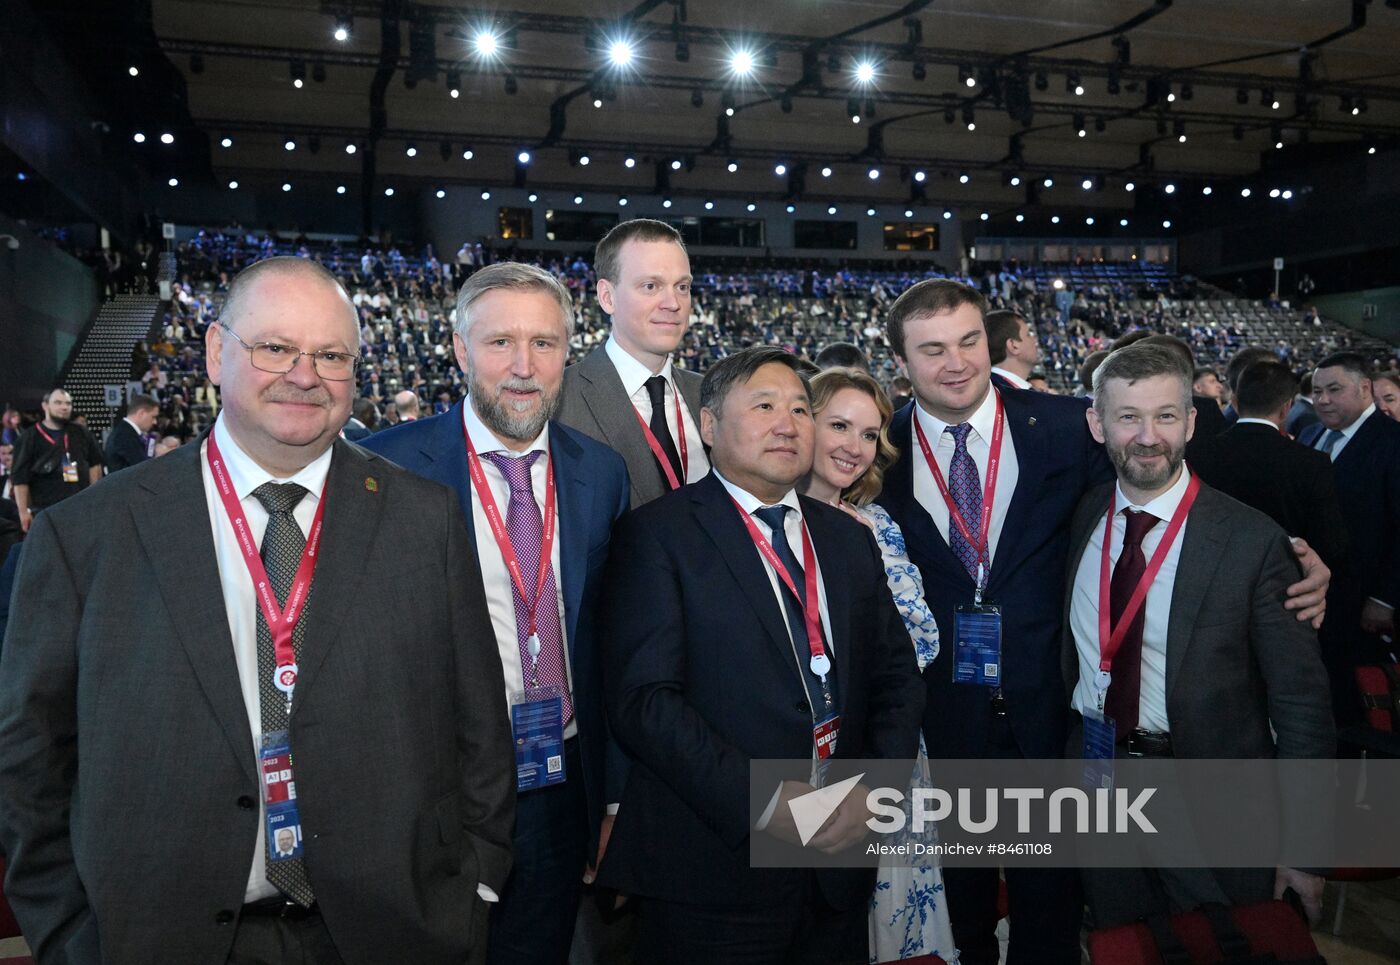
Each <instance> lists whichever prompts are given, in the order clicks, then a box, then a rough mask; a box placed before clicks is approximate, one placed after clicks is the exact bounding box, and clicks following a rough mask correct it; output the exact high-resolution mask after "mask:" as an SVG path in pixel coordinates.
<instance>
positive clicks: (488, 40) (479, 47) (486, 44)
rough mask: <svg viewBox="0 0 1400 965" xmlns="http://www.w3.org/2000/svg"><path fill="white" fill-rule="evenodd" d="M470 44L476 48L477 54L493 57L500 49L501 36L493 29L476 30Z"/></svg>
mask: <svg viewBox="0 0 1400 965" xmlns="http://www.w3.org/2000/svg"><path fill="white" fill-rule="evenodd" d="M472 46H474V47H475V48H476V53H477V56H479V57H494V56H496V54H497V53H498V52H499V51H500V49H501V38H499V37H497V36H496V34H495V33H494V32H493V31H490V30H478V31H477V32H476V36H475V37H473V38H472Z"/></svg>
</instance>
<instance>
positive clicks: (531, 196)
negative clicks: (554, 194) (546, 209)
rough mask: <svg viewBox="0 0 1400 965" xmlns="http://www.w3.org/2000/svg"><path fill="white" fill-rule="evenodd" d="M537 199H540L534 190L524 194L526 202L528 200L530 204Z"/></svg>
mask: <svg viewBox="0 0 1400 965" xmlns="http://www.w3.org/2000/svg"><path fill="white" fill-rule="evenodd" d="M539 199H540V196H539V195H538V194H536V193H535V192H533V191H531V192H530V193H529V194H528V195H526V197H525V200H526V201H528V202H530V203H531V204H534V203H535V202H536V201H538V200H539Z"/></svg>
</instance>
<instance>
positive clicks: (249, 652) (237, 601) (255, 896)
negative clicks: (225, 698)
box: [199, 417, 331, 902]
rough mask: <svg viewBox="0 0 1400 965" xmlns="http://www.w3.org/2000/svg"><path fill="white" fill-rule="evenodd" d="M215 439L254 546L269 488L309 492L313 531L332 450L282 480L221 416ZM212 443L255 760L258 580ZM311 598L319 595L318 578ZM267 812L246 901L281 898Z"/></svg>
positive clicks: (305, 512) (213, 515) (215, 512)
mask: <svg viewBox="0 0 1400 965" xmlns="http://www.w3.org/2000/svg"><path fill="white" fill-rule="evenodd" d="M214 439H215V440H216V441H217V442H218V444H219V453H220V454H221V455H222V456H223V458H224V464H225V465H226V466H227V467H228V477H229V483H230V484H231V485H232V486H233V491H234V494H235V495H236V496H237V497H238V502H239V505H241V506H242V507H243V516H244V518H246V519H247V521H248V530H249V532H250V534H251V535H252V537H253V541H254V542H255V543H257V544H258V546H259V547H261V546H262V538H263V533H264V532H265V531H266V530H267V519H268V513H267V510H266V509H263V505H262V503H260V502H258V499H257V497H255V496H254V495H253V490H255V489H257V488H258V487H259V486H261V485H263V484H264V483H269V482H275V483H289V482H292V483H297V484H298V485H300V486H303V487H304V488H305V489H306V495H305V496H303V497H302V499H301V501H300V502H299V503H297V504H296V507H295V508H294V509H293V510H292V517H293V518H294V519H295V520H296V521H297V525H298V526H300V527H301V531H302V533H307V532H310V530H311V520H312V519H313V518H314V517H315V516H316V507H317V505H318V504H319V503H320V501H321V491H322V490H323V489H324V488H325V485H326V474H327V473H328V472H329V470H330V466H331V450H330V449H327V450H326V451H325V452H323V453H321V455H319V456H317V457H316V459H314V460H313V461H312V462H311V463H310V464H309V465H307V466H306V467H305V468H304V469H302V470H301V471H300V472H298V473H297V474H296V475H294V476H291V477H289V478H287V479H281V478H278V477H276V476H274V475H272V474H271V473H270V472H268V471H267V470H266V469H263V468H262V467H260V466H259V465H258V464H257V463H256V462H254V461H253V459H252V457H251V456H249V455H248V454H247V453H246V452H244V451H243V449H242V448H240V447H239V445H238V443H237V442H235V441H234V439H233V436H231V435H230V434H229V432H228V429H227V428H226V427H225V425H224V420H223V418H222V417H220V418H219V419H218V420H217V421H216V422H215V423H214ZM208 448H209V444H208V442H205V443H203V444H201V446H200V449H201V458H200V463H199V465H200V472H201V473H202V474H203V476H204V498H205V502H206V503H207V504H208V506H209V525H210V527H211V528H212V529H213V531H214V557H215V560H216V562H217V563H218V566H219V586H220V588H221V590H222V591H223V597H224V610H225V611H226V612H227V614H228V632H229V636H230V637H232V639H233V659H234V663H235V664H236V665H237V667H238V685H239V689H240V690H242V692H243V705H244V707H246V708H247V710H248V726H249V728H250V729H251V730H252V732H253V747H252V753H253V757H254V759H255V760H256V759H257V758H258V756H259V755H260V754H261V752H262V704H261V702H260V700H259V697H258V689H259V688H258V601H257V597H256V596H255V595H254V592H253V578H252V576H250V575H249V573H248V564H247V563H246V562H244V559H243V551H242V549H241V548H240V547H239V545H238V538H237V537H236V536H234V533H233V521H232V520H230V519H229V516H228V512H227V511H226V510H225V509H224V502H223V499H222V498H221V497H220V495H219V488H218V486H217V485H216V484H215V482H214V475H213V473H212V472H210V471H209V460H208V458H207V457H205V455H204V453H206V452H207V451H208ZM312 593H313V594H314V593H315V582H314V578H313V582H312ZM266 814H267V811H266V808H265V807H264V805H263V803H262V801H261V799H259V801H258V833H257V835H256V836H255V838H254V840H253V867H252V869H251V870H250V871H249V873H248V885H247V887H246V888H245V889H244V892H243V900H244V901H245V902H250V901H258V900H260V899H263V898H271V897H273V896H275V895H277V894H279V892H278V890H277V888H276V887H275V886H274V885H272V884H269V883H268V880H267V856H266V855H265V854H264V852H263V833H264V825H265V823H266Z"/></svg>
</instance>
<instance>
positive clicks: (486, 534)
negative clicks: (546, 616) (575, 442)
mask: <svg viewBox="0 0 1400 965" xmlns="http://www.w3.org/2000/svg"><path fill="white" fill-rule="evenodd" d="M462 421H463V422H464V423H465V424H466V427H467V435H468V436H470V437H471V440H472V446H473V448H475V449H476V452H477V455H478V456H485V454H486V453H488V452H503V453H505V454H506V455H508V456H523V455H525V454H526V453H527V452H542V453H544V455H543V456H540V457H539V458H537V459H536V460H535V463H534V465H532V466H531V467H530V488H531V489H532V490H534V493H535V505H536V506H538V507H539V509H540V518H541V519H543V518H544V489H545V476H546V473H547V471H548V468H549V426H548V425H546V426H545V427H544V429H543V430H542V431H541V432H540V434H539V435H538V436H537V437H536V438H535V440H534V441H533V442H531V443H530V447H529V448H528V449H527V450H525V452H515V451H513V450H511V449H508V448H507V447H506V446H505V445H504V444H503V443H502V442H501V440H499V439H497V438H496V437H495V435H493V434H492V432H491V430H490V429H488V428H486V424H485V423H483V422H482V421H481V417H480V416H478V415H477V414H476V410H475V409H473V408H472V404H471V398H470V397H468V398H467V399H466V401H465V402H464V403H463V404H462ZM481 472H482V474H483V475H484V476H485V477H486V485H487V486H489V487H490V488H491V496H492V497H493V498H494V499H495V500H496V508H497V509H498V510H499V511H500V513H501V521H502V522H503V523H504V522H505V518H506V513H507V512H508V509H509V506H510V484H509V483H508V482H506V477H505V476H504V475H503V474H502V473H501V471H500V470H499V469H497V468H496V465H495V463H493V462H492V461H491V460H490V459H485V458H483V459H482V460H481ZM556 485H558V481H557V480H556ZM554 505H555V514H554V541H553V545H552V546H551V547H550V550H549V559H550V565H551V566H553V567H554V596H555V606H556V607H557V608H558V610H559V641H560V644H561V646H562V647H563V649H564V673H565V675H566V678H567V679H568V681H569V693H570V694H572V693H573V691H574V685H573V673H572V670H571V668H570V667H569V645H568V637H567V635H566V634H567V631H568V626H567V624H566V623H565V621H564V592H563V590H564V580H563V577H562V576H561V575H560V570H559V512H558V506H559V500H558V496H557V495H556V497H555V502H554ZM472 526H473V528H474V529H475V530H476V549H477V553H476V555H477V559H478V560H480V561H481V580H482V583H483V585H484V586H485V587H486V607H487V609H489V610H490V611H491V626H492V629H494V630H495V631H496V649H497V650H498V651H499V652H500V655H501V669H502V670H503V671H504V672H505V679H506V707H507V712H509V710H508V708H509V706H510V696H511V694H515V693H519V692H520V690H522V689H523V688H524V686H525V669H524V667H523V666H522V664H521V660H520V641H519V638H518V637H517V636H516V629H515V628H516V623H515V595H514V589H515V587H514V585H513V584H512V583H511V579H510V570H508V569H506V561H505V558H504V557H503V556H501V550H500V547H499V546H498V545H497V543H496V537H495V534H493V533H492V532H491V523H490V521H489V520H487V518H486V510H485V508H484V507H483V506H482V504H481V494H480V493H478V492H477V491H476V487H475V486H473V487H472ZM522 575H523V576H524V577H525V583H526V585H527V586H528V587H529V588H530V592H532V593H533V592H534V589H535V574H534V573H524V574H522ZM576 734H578V722H577V721H573V720H571V721H569V723H568V724H566V725H565V727H564V737H565V738H566V739H567V738H569V737H573V736H575V735H576Z"/></svg>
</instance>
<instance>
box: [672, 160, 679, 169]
mask: <svg viewBox="0 0 1400 965" xmlns="http://www.w3.org/2000/svg"><path fill="white" fill-rule="evenodd" d="M680 169H681V162H680V160H679V159H677V160H674V161H672V162H671V170H672V171H679V170H680Z"/></svg>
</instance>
